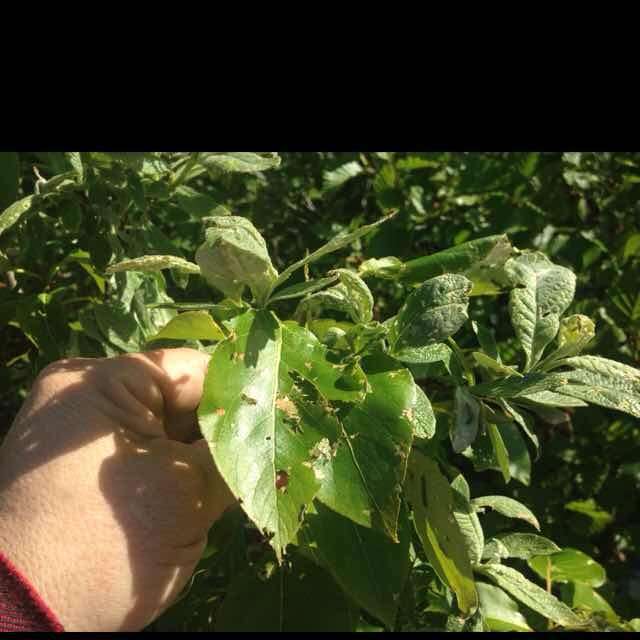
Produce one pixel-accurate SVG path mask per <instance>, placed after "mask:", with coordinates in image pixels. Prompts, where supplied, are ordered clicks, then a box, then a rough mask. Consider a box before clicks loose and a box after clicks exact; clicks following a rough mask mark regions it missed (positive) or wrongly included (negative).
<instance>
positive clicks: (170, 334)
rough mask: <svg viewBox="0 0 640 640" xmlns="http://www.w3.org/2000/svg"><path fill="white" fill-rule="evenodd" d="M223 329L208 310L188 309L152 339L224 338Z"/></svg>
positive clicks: (150, 339)
mask: <svg viewBox="0 0 640 640" xmlns="http://www.w3.org/2000/svg"><path fill="white" fill-rule="evenodd" d="M224 337H225V335H224V333H223V332H222V329H220V327H219V326H218V325H217V324H216V323H215V322H214V321H213V318H212V317H211V315H210V314H209V313H207V312H206V311H186V312H185V313H180V314H179V315H177V316H176V317H175V318H173V319H171V320H170V321H169V322H168V323H167V324H166V325H165V326H164V327H163V328H162V329H161V330H160V331H159V332H158V333H157V334H156V335H154V336H152V337H150V338H148V340H147V342H151V341H152V340H165V339H170V340H223V339H224Z"/></svg>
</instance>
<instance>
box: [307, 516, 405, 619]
mask: <svg viewBox="0 0 640 640" xmlns="http://www.w3.org/2000/svg"><path fill="white" fill-rule="evenodd" d="M405 511H406V510H403V511H402V512H401V514H400V518H399V521H398V541H399V542H397V543H394V542H392V541H391V540H389V538H387V537H386V536H384V535H382V534H381V533H379V532H377V531H374V530H373V529H367V528H364V527H361V526H358V525H357V524H355V523H354V522H353V521H352V520H349V519H347V518H344V517H342V516H341V515H339V514H337V513H335V512H334V511H333V510H332V509H329V508H328V507H325V506H323V505H322V504H319V503H315V509H311V510H310V511H309V513H307V515H306V518H305V522H304V525H303V527H302V529H301V531H300V536H299V538H300V541H301V542H302V543H303V544H304V545H305V547H304V548H305V549H306V552H307V553H308V554H309V555H310V556H311V557H312V558H314V559H315V561H316V562H318V564H320V565H321V566H323V567H324V568H325V569H327V571H329V573H331V575H332V576H333V578H334V580H335V581H336V582H337V583H338V584H339V585H340V587H341V588H342V590H343V591H344V592H345V593H346V594H348V595H349V596H350V597H351V598H353V600H355V601H356V602H357V603H358V604H359V605H360V606H361V607H363V608H364V609H366V610H367V611H368V612H369V613H370V614H372V615H373V616H375V617H376V618H378V619H380V620H381V621H382V622H384V624H385V625H386V626H387V627H388V628H389V629H393V626H394V622H395V618H396V613H397V610H398V605H399V603H400V594H401V593H402V589H403V587H404V583H405V581H406V579H407V575H408V573H409V541H410V539H411V536H410V531H409V526H408V522H407V515H406V512H405Z"/></svg>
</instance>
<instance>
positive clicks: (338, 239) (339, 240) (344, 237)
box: [272, 211, 397, 289]
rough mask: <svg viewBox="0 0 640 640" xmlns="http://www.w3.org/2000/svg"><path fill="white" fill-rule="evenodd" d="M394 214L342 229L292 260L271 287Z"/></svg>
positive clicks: (354, 239)
mask: <svg viewBox="0 0 640 640" xmlns="http://www.w3.org/2000/svg"><path fill="white" fill-rule="evenodd" d="M396 214H397V211H394V212H392V213H389V214H388V215H386V216H385V217H384V218H380V220H376V221H375V222H373V223H372V224H366V225H364V226H362V227H359V228H358V229H356V230H355V231H343V232H341V233H339V234H338V235H337V236H335V237H334V238H332V239H331V240H329V242H327V243H326V244H325V245H323V246H322V247H320V248H319V249H316V250H315V251H314V252H313V253H310V254H309V255H308V256H305V257H304V258H302V259H301V260H298V261H297V262H294V263H293V264H292V265H289V266H288V267H287V268H286V269H285V270H284V271H283V272H282V273H281V274H280V275H279V276H278V279H277V280H276V282H275V284H274V285H273V287H272V289H275V288H276V287H279V286H280V285H281V284H283V283H284V282H286V281H287V280H288V279H289V278H290V277H291V275H292V274H293V273H295V272H296V271H297V270H298V269H301V268H302V267H304V266H305V265H306V264H311V263H312V262H315V261H316V260H318V259H319V258H322V257H323V256H326V255H327V254H329V253H333V252H334V251H338V250H339V249H342V248H343V247H346V246H348V245H350V244H351V243H352V242H355V241H356V240H357V239H358V238H361V237H362V236H364V235H366V234H367V233H369V232H370V231H373V230H374V229H375V228H376V227H378V226H380V225H381V224H383V223H384V222H387V221H389V220H391V218H393V217H394V216H395V215H396Z"/></svg>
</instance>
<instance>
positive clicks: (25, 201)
mask: <svg viewBox="0 0 640 640" xmlns="http://www.w3.org/2000/svg"><path fill="white" fill-rule="evenodd" d="M36 197H37V196H33V195H32V196H27V197H26V198H22V199H21V200H18V201H17V202H14V203H13V204H11V205H9V206H8V207H7V208H6V209H5V210H4V211H3V212H2V214H1V215H0V235H2V234H3V233H4V232H5V231H6V230H7V229H9V228H10V227H12V226H13V225H14V224H15V223H16V222H18V220H20V218H21V217H22V216H23V215H25V213H28V212H29V211H30V210H31V208H32V206H33V204H34V199H35V198H36Z"/></svg>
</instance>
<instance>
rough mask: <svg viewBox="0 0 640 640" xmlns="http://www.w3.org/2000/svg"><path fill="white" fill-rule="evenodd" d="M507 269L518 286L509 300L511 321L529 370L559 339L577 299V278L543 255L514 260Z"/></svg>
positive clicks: (519, 257) (536, 254) (534, 254)
mask: <svg viewBox="0 0 640 640" xmlns="http://www.w3.org/2000/svg"><path fill="white" fill-rule="evenodd" d="M505 269H506V271H507V273H508V274H509V277H510V279H511V284H512V286H513V287H514V288H513V289H512V291H511V294H510V298H509V312H510V314H511V322H512V324H513V328H514V330H515V332H516V336H517V337H518V340H520V344H521V345H522V348H523V350H524V352H525V355H526V366H525V371H528V370H529V369H530V368H531V367H533V366H534V365H535V364H536V363H537V362H538V361H539V360H540V358H541V357H542V353H543V351H544V349H545V347H546V346H547V345H548V344H549V343H550V342H551V341H552V340H553V339H554V338H555V337H556V334H557V333H558V329H559V327H560V316H562V314H563V313H564V312H565V311H566V309H567V308H568V306H569V305H570V304H571V301H572V300H573V296H574V293H575V286H576V278H575V276H574V274H573V272H572V271H570V270H569V269H566V268H565V267H561V266H558V265H556V264H553V262H551V261H550V260H549V259H548V258H547V257H546V256H545V255H544V254H542V253H525V254H523V255H520V256H518V257H517V258H511V259H510V260H509V261H508V262H507V263H506V265H505Z"/></svg>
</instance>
